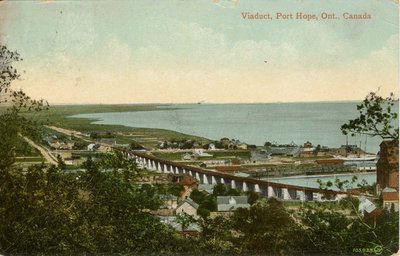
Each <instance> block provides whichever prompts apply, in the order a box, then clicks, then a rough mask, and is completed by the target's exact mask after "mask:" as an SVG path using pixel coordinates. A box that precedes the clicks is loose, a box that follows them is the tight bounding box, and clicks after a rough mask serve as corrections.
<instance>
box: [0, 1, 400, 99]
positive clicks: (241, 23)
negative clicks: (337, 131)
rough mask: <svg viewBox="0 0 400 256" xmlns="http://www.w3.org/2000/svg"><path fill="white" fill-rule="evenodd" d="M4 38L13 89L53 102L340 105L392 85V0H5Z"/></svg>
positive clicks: (1, 14)
mask: <svg viewBox="0 0 400 256" xmlns="http://www.w3.org/2000/svg"><path fill="white" fill-rule="evenodd" d="M243 12H249V13H251V14H255V13H257V12H258V13H263V14H264V13H270V15H271V17H272V18H273V19H272V20H254V19H253V20H251V19H243V17H242V13H243ZM278 12H279V13H282V14H290V13H292V15H293V16H295V15H296V13H298V12H302V13H304V14H315V15H316V16H317V17H318V20H311V21H307V20H296V19H292V20H281V19H276V13H278ZM323 12H325V13H335V15H336V17H338V19H334V20H323V19H322V18H321V13H323ZM343 13H350V14H364V13H366V14H369V15H371V19H366V20H346V19H344V17H343ZM0 42H1V43H2V44H5V45H6V46H7V47H8V48H9V49H12V50H17V51H18V52H19V53H20V54H21V55H22V57H23V59H24V60H23V61H22V62H19V63H17V64H16V66H17V67H18V69H19V70H20V71H24V72H23V73H22V80H20V81H16V82H15V83H14V84H13V86H14V88H22V89H23V90H24V91H26V92H27V93H28V94H29V95H31V96H32V97H34V98H44V99H47V100H48V101H49V102H50V103H51V104H77V103H79V104H87V103H91V104H94V103H102V104H116V103H127V104H134V103H193V102H200V101H202V102H203V101H204V102H206V103H259V102H260V103H261V102H303V101H345V100H360V99H362V98H364V97H365V96H366V95H367V94H368V92H370V91H377V90H379V93H380V94H382V95H388V94H389V92H397V91H398V84H399V6H398V3H396V1H394V0H380V1H378V0H320V1H315V0H292V1H284V0H280V1H278V0H269V1H265V0H260V1H257V0H254V1H250V0H236V1H232V0H197V1H196V0H193V1H186V0H160V1H150V0H142V1H141V0H136V1H51V0H47V1H5V2H0Z"/></svg>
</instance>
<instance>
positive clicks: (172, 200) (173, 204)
mask: <svg viewBox="0 0 400 256" xmlns="http://www.w3.org/2000/svg"><path fill="white" fill-rule="evenodd" d="M159 198H160V201H161V206H160V208H161V209H176V208H177V207H178V197H176V196H174V195H159Z"/></svg>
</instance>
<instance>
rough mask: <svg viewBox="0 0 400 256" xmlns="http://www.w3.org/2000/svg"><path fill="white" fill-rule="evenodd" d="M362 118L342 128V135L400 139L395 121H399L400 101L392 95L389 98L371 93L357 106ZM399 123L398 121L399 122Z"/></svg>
mask: <svg viewBox="0 0 400 256" xmlns="http://www.w3.org/2000/svg"><path fill="white" fill-rule="evenodd" d="M357 110H358V111H359V113H360V116H359V117H358V118H356V119H353V120H350V121H349V122H348V123H347V124H343V125H342V126H341V130H342V133H343V134H345V135H347V134H349V133H350V134H351V135H352V136H354V135H355V134H366V135H370V136H380V137H381V138H382V139H393V140H398V139H399V128H398V127H397V128H396V127H395V124H394V121H396V120H397V119H398V113H397V112H396V111H398V99H396V98H395V97H394V94H393V93H391V94H390V96H389V97H386V98H384V97H382V96H378V95H377V94H376V93H375V92H370V93H369V94H368V95H367V96H366V97H365V99H364V101H363V102H362V103H361V104H359V105H357ZM397 122H398V121H397Z"/></svg>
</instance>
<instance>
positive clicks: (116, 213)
mask: <svg viewBox="0 0 400 256" xmlns="http://www.w3.org/2000/svg"><path fill="white" fill-rule="evenodd" d="M83 168H84V169H85V171H84V172H80V173H75V174H71V173H70V174H66V173H63V172H62V171H61V169H60V168H58V167H56V166H52V167H50V168H47V167H45V166H43V165H38V166H32V167H31V168H29V169H28V170H27V171H23V170H22V169H18V168H15V167H13V166H10V167H7V168H3V169H1V172H0V181H1V182H0V192H1V193H0V220H1V221H0V253H2V254H100V253H101V254H111V253H113V254H114V253H118V254H119V253H123V254H138V255H141V254H158V255H159V254H160V253H161V254H174V255H175V254H197V255H203V254H225V255H234V254H238V255H240V254H244V255H249V254H251V255H253V254H261V255H307V254H311V253H317V252H318V253H320V254H321V253H324V254H339V255H340V254H341V255H348V254H352V253H353V251H354V250H357V249H358V248H369V249H371V248H372V249H375V250H381V249H382V253H383V254H385V255H390V254H392V253H394V252H396V251H397V249H398V239H399V237H398V224H399V223H398V214H396V213H390V212H384V213H383V214H382V215H381V216H380V217H379V218H378V219H377V220H376V222H374V220H370V221H366V220H364V219H362V218H358V217H355V218H349V217H348V216H345V215H343V214H341V213H338V212H334V211H332V210H329V209H327V208H323V207H322V208H321V207H319V208H318V207H315V208H310V207H305V208H302V209H300V210H299V211H291V210H288V209H287V208H285V207H284V206H283V204H282V202H280V201H279V200H277V199H274V198H272V199H269V200H268V201H266V199H259V200H256V201H254V202H252V203H253V205H252V206H251V208H250V209H239V210H237V211H236V212H234V214H233V215H231V216H229V217H216V218H214V219H211V218H209V217H205V218H200V219H199V220H198V224H199V225H200V226H201V230H202V231H201V232H200V233H199V235H198V236H197V237H189V238H186V237H185V236H183V235H182V234H181V233H179V232H177V231H175V230H174V229H173V228H172V227H170V226H168V225H165V224H162V223H161V222H160V220H159V219H158V218H157V217H156V216H152V215H151V214H150V211H151V210H156V209H158V207H159V206H160V201H159V196H158V195H159V189H158V188H157V187H156V186H151V185H140V184H138V183H137V182H136V180H137V179H138V178H140V177H141V176H142V175H144V173H143V170H140V169H138V168H137V167H136V165H135V164H134V163H133V162H132V161H130V160H129V159H127V158H125V157H124V156H123V154H122V153H116V154H110V155H104V156H103V158H101V159H100V158H99V159H97V160H96V161H93V160H90V159H89V160H88V161H87V162H85V164H84V165H83ZM104 170H107V171H104ZM214 194H215V195H219V194H226V195H229V194H232V195H236V194H237V193H236V191H230V190H226V188H225V187H222V186H218V187H217V188H216V189H215V191H214ZM215 195H211V196H210V198H211V197H213V196H215ZM193 198H194V199H196V200H197V201H198V200H203V202H204V203H206V201H207V200H208V201H209V203H211V202H210V198H208V199H207V198H206V197H202V196H199V194H198V193H197V197H196V193H195V194H193ZM206 204H207V203H206ZM205 208H206V207H205ZM372 249H371V250H372Z"/></svg>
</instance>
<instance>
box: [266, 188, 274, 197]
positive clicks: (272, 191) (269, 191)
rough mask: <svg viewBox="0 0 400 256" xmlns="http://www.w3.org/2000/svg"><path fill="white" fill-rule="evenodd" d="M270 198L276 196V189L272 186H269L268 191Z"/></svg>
mask: <svg viewBox="0 0 400 256" xmlns="http://www.w3.org/2000/svg"><path fill="white" fill-rule="evenodd" d="M267 196H268V198H270V197H273V196H275V191H274V188H273V187H271V186H268V193H267Z"/></svg>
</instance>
